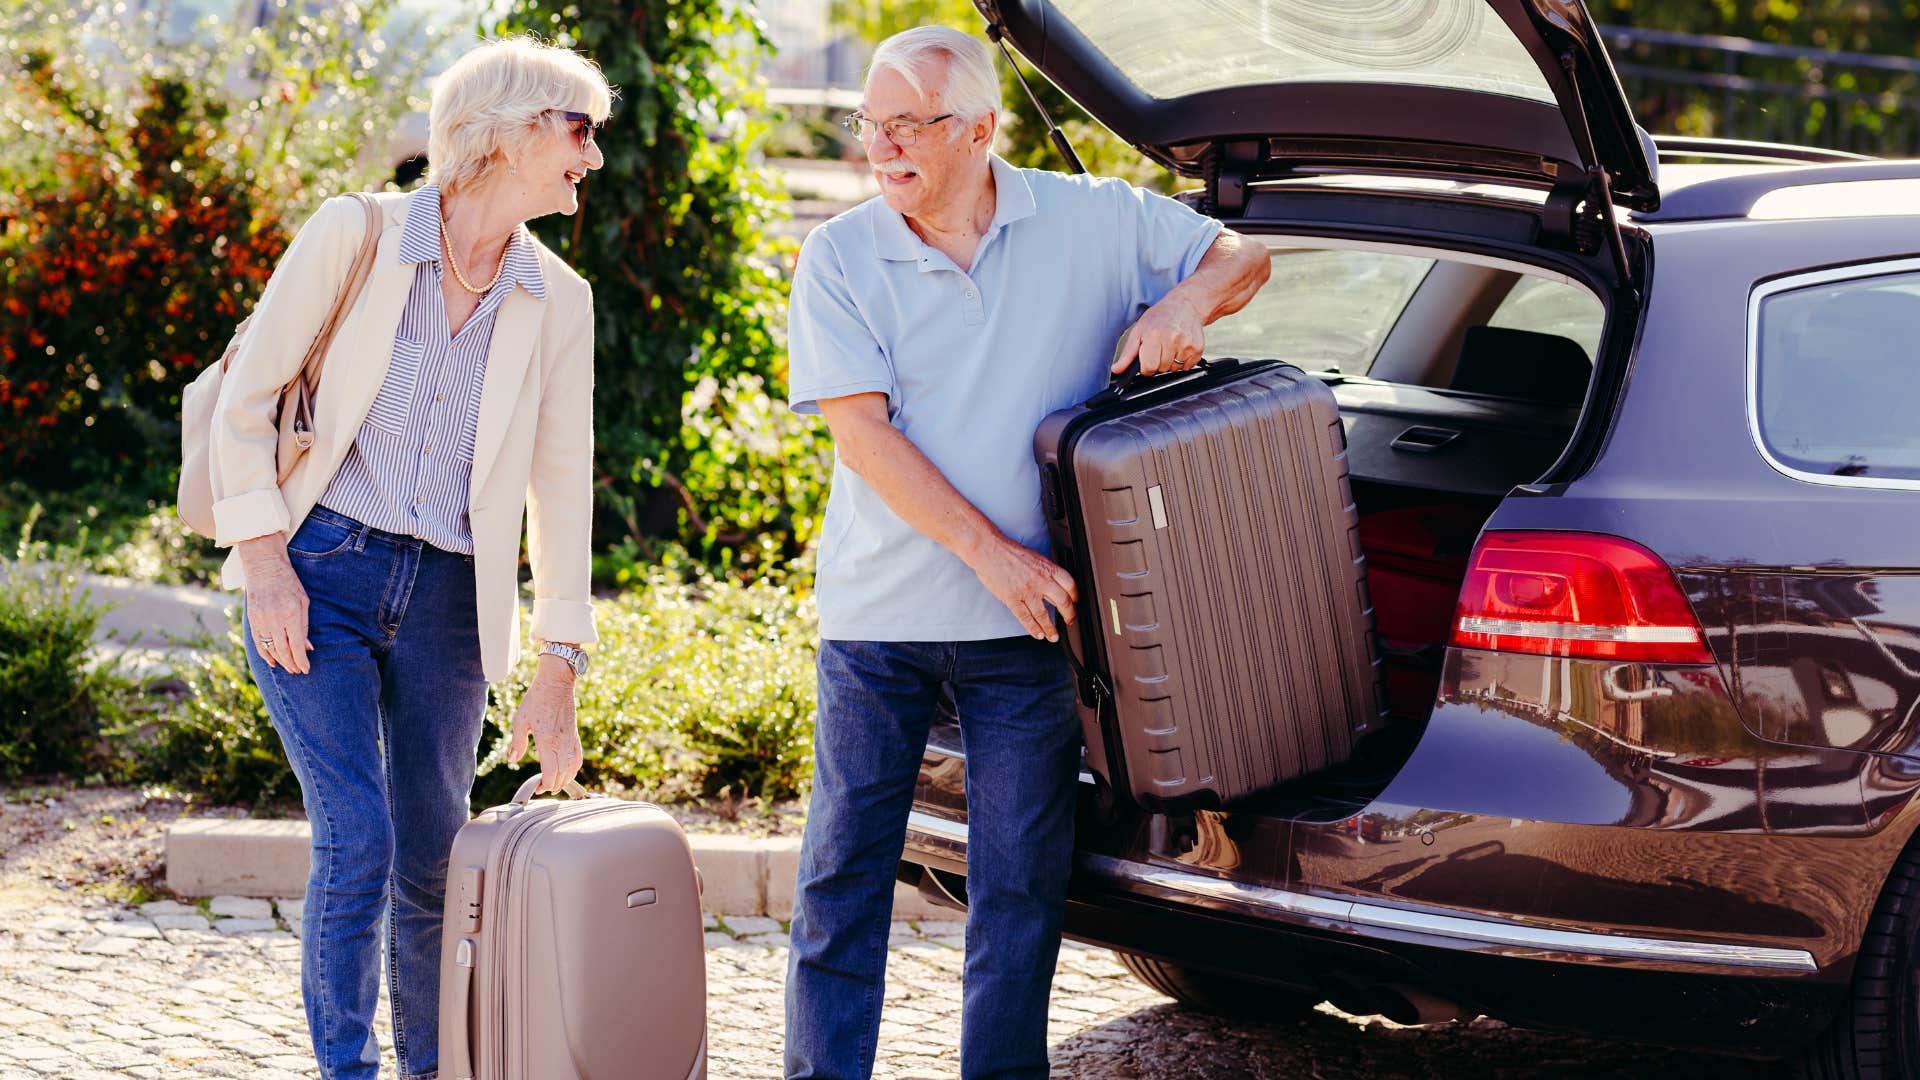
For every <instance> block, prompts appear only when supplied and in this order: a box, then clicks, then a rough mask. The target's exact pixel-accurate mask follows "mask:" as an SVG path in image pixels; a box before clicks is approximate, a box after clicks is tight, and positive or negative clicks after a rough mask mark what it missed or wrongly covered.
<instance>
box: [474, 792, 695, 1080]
mask: <svg viewBox="0 0 1920 1080" xmlns="http://www.w3.org/2000/svg"><path fill="white" fill-rule="evenodd" d="M623 806H654V804H653V803H629V802H622V801H619V800H615V799H608V800H607V802H606V805H604V806H595V807H589V808H587V809H586V810H584V811H582V812H580V813H577V814H572V815H569V816H568V817H567V819H566V820H569V821H580V820H584V819H585V818H587V817H591V816H596V815H598V814H601V813H604V812H606V811H608V810H614V809H618V808H620V807H623ZM655 809H658V807H655ZM525 813H526V809H525V808H524V807H523V808H521V809H520V810H517V811H515V812H514V816H515V817H519V816H521V815H522V814H525ZM556 818H557V815H554V814H543V815H541V816H540V817H538V818H535V819H533V820H531V821H525V822H515V824H517V825H518V826H519V828H517V829H515V830H514V831H512V832H510V833H509V834H508V835H507V836H506V838H505V840H504V841H503V845H504V850H503V851H502V852H501V856H500V873H499V877H500V878H501V879H502V880H501V881H500V882H498V893H497V894H496V896H495V898H494V899H495V903H494V911H493V916H492V917H493V918H494V919H496V920H500V919H502V918H504V916H505V914H506V913H507V912H508V911H509V910H514V911H518V910H522V909H524V908H525V906H526V904H525V895H524V894H525V886H526V881H525V878H526V875H525V874H516V873H515V872H514V871H515V870H516V869H517V867H516V866H515V865H514V861H515V860H516V859H518V858H520V857H521V854H522V851H523V849H524V848H525V847H526V844H525V841H526V840H528V839H530V838H532V837H533V836H534V835H535V834H536V833H540V832H544V831H545V830H547V829H549V828H552V827H553V826H554V825H556V824H558V823H559V822H558V820H556ZM516 880H519V881H520V883H521V886H520V890H519V895H518V896H517V897H510V896H509V895H508V893H509V892H510V891H512V890H513V888H514V887H513V882H514V881H516ZM515 898H517V899H519V900H520V901H521V902H520V903H519V904H517V905H511V906H510V905H509V903H508V901H509V900H511V899H515ZM482 917H483V918H484V917H485V912H482ZM496 925H499V924H498V923H496ZM506 936H507V935H495V940H496V941H499V942H500V947H499V948H497V949H495V950H493V952H494V955H495V956H496V957H502V956H503V954H504V952H505V950H507V949H509V948H513V945H511V944H509V943H508V942H507V941H505V940H502V938H504V937H506ZM511 936H512V937H513V938H514V939H515V941H516V942H517V943H518V944H519V946H520V948H519V949H517V950H516V951H515V953H514V956H513V962H512V963H510V964H503V965H502V966H503V967H504V969H505V970H504V971H503V972H502V975H503V976H504V977H503V978H500V979H497V980H494V982H493V986H494V987H495V988H496V990H497V993H496V1000H495V1008H494V1009H493V1010H492V1011H493V1014H494V1017H495V1022H496V1023H497V1024H498V1025H499V1026H498V1028H497V1030H499V1031H502V1032H505V1031H509V1030H512V1029H511V1028H510V1027H509V1026H508V1022H509V1020H510V1019H511V1018H510V1017H509V1016H508V1011H509V1006H508V1001H509V998H510V995H509V994H508V993H507V987H508V985H509V980H515V981H524V980H525V978H526V970H527V953H526V950H525V942H526V935H525V934H514V935H511ZM476 978H478V973H476ZM475 1034H478V1033H477V1032H476V1033H475ZM495 1045H496V1046H497V1047H498V1048H499V1052H498V1054H497V1056H495V1057H494V1063H495V1067H496V1068H495V1076H497V1077H498V1078H499V1080H506V1078H507V1077H508V1076H509V1075H511V1074H510V1072H509V1070H508V1048H507V1047H508V1040H506V1039H505V1038H501V1039H496V1040H495ZM476 1064H477V1063H476ZM477 1071H478V1070H477V1069H476V1072H477Z"/></svg>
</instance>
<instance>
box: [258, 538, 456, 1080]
mask: <svg viewBox="0 0 1920 1080" xmlns="http://www.w3.org/2000/svg"><path fill="white" fill-rule="evenodd" d="M287 554H288V556H289V557H290V559H291V561H292V562H293V569H294V573H295V574H296V575H297V576H298V577H299V578H300V583H301V584H302V585H303V586H305V588H306V590H307V598H308V602H309V608H308V614H307V626H308V630H307V634H308V638H309V640H311V641H312V643H313V652H312V653H310V654H309V655H310V656H311V658H312V661H313V670H312V672H311V673H310V674H307V675H296V674H293V673H291V672H288V671H286V670H284V669H276V668H271V667H268V666H267V664H266V662H265V661H264V660H262V659H261V658H260V654H259V651H258V649H257V647H256V646H255V645H254V643H253V631H252V627H251V626H249V627H247V631H246V636H247V656H248V659H249V661H250V662H251V665H252V668H253V678H254V681H255V682H256V683H258V684H259V686H260V693H261V696H262V697H264V698H265V699H266V704H267V711H268V713H270V714H271V715H272V717H273V726H274V729H275V730H276V731H278V732H279V733H280V740H281V742H282V743H284V744H285V746H286V749H287V758H288V760H289V761H290V762H291V763H292V765H293V771H294V774H295V775H296V776H298V777H299V779H300V793H301V796H302V798H303V799H304V800H305V802H306V807H307V819H308V821H309V822H310V823H311V825H312V829H313V863H312V868H311V870H310V872H309V875H308V877H307V899H306V910H305V918H304V919H303V921H302V926H301V941H300V993H301V997H302V998H303V999H304V1001H305V1003H306V1010H307V1029H308V1032H309V1033H310V1034H311V1035H312V1037H313V1049H314V1054H315V1056H316V1057H317V1058H318V1060H319V1065H320V1075H321V1077H322V1078H323V1080H374V1078H375V1077H376V1076H377V1075H378V1073H379V1067H380V1046H379V1044H378V1043H377V1042H376V1041H375V1040H374V1033H373V1013H374V1008H375V1005H376V1004H377V1002H378V1000H379V992H380V964H381V962H382V959H383V958H384V961H385V963H386V967H387V980H388V986H389V989H390V996H391V999H392V1005H393V1042H394V1050H395V1051H396V1053H397V1054H398V1056H399V1058H400V1075H401V1076H403V1077H407V1078H409V1080H419V1078H431V1077H434V1076H435V1075H437V1071H438V1062H439V1041H440V1032H439V1023H440V1019H439V1018H440V919H441V911H442V903H443V898H444V897H445V894H446V879H447V856H448V853H449V852H450V850H451V849H452V846H453V836H454V833H456V832H458V831H459V830H460V826H462V825H464V824H466V821H467V816H468V814H467V799H468V795H469V792H470V791H471V790H472V787H473V773H474V767H475V760H474V754H475V750H476V748H477V747H478V745H479V741H480V727H481V720H482V718H483V717H484V715H485V713H486V705H487V682H486V679H485V677H484V676H482V674H481V672H480V635H479V628H478V622H477V618H476V614H475V608H474V580H473V560H472V559H470V558H468V557H466V556H464V555H455V554H450V553H448V552H445V551H441V550H440V549H438V548H435V547H431V546H429V545H428V544H426V543H425V542H424V541H421V540H415V539H413V538H411V537H405V536H398V535H395V534H393V533H388V532H382V531H380V530H378V529H373V528H369V527H368V526H366V525H362V524H361V523H359V522H357V521H355V520H353V519H352V518H349V517H346V516H345V515H342V514H336V513H334V512H333V511H331V510H327V509H325V508H324V507H321V508H316V509H315V510H314V511H313V513H312V515H311V516H309V517H308V518H307V520H306V521H305V522H304V523H303V524H302V525H301V526H300V530H299V531H298V532H296V533H295V534H294V535H293V537H292V539H290V540H289V541H288V542H287ZM383 932H384V940H382V935H383Z"/></svg>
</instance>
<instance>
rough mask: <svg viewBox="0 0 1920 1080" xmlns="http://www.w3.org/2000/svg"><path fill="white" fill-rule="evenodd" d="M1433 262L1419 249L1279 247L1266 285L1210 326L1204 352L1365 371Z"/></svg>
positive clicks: (1310, 368)
mask: <svg viewBox="0 0 1920 1080" xmlns="http://www.w3.org/2000/svg"><path fill="white" fill-rule="evenodd" d="M1432 268H1433V260H1432V259H1427V258H1420V257H1418V256H1413V255H1394V254H1388V253H1384V252H1375V251H1323V250H1315V249H1310V248H1277V249H1275V250H1274V252H1273V276H1272V277H1271V278H1270V279H1268V281H1267V284H1266V286H1265V287H1263V288H1262V289H1261V290H1260V292H1259V293H1258V294H1256V295H1255V296H1254V298H1253V300H1252V301H1250V302H1249V303H1248V304H1247V306H1246V307H1244V308H1242V309H1240V310H1239V311H1237V312H1235V313H1234V314H1232V315H1229V316H1227V317H1226V318H1223V319H1221V320H1220V321H1218V322H1216V323H1214V324H1213V325H1211V326H1209V327H1207V347H1206V354H1207V355H1208V356H1212V357H1228V356H1234V357H1242V358H1260V359H1269V358H1271V359H1277V360H1285V361H1287V362H1288V363H1290V364H1293V365H1295V366H1297V367H1300V368H1303V369H1305V370H1307V371H1338V372H1340V373H1341V374H1344V375H1364V374H1366V371H1367V368H1368V367H1370V366H1371V365H1372V364H1373V359H1374V356H1375V355H1376V354H1377V353H1379V351H1380V343H1381V341H1382V340H1384V339H1385V338H1386V336H1387V331H1388V330H1391V329H1392V328H1393V324H1394V320H1396V319H1398V318H1399V317H1400V312H1401V309H1403V308H1405V307H1406V306H1407V301H1408V300H1409V299H1410V298H1411V297H1412V296H1413V292H1414V290H1415V289H1417V288H1419V286H1420V282H1421V280H1422V279H1423V278H1425V277H1426V275H1427V271H1428V270H1430V269H1432Z"/></svg>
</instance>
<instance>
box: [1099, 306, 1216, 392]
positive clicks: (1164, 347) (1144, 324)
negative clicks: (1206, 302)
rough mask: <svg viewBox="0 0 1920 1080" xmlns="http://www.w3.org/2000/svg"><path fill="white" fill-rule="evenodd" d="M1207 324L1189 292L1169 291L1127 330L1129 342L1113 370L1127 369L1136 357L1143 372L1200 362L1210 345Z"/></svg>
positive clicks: (1152, 373)
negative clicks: (1187, 293)
mask: <svg viewBox="0 0 1920 1080" xmlns="http://www.w3.org/2000/svg"><path fill="white" fill-rule="evenodd" d="M1206 325H1207V319H1206V318H1205V314H1204V313H1203V312H1202V311H1201V310H1200V308H1199V307H1198V305H1196V304H1195V303H1194V302H1193V301H1192V300H1191V299H1189V298H1188V297H1187V296H1186V294H1184V293H1182V292H1179V291H1178V290H1176V291H1174V292H1170V293H1168V294H1167V295H1166V296H1164V297H1162V298H1161V300H1160V302H1159V303H1157V304H1155V305H1153V306H1152V307H1150V308H1148V309H1147V311H1146V314H1144V315H1142V316H1140V321H1139V322H1136V323H1134V324H1133V329H1132V330H1129V331H1128V332H1127V339H1126V342H1125V343H1124V344H1122V345H1121V346H1120V352H1119V354H1118V356H1117V357H1116V358H1115V360H1114V362H1113V373H1114V374H1115V375H1118V374H1120V373H1121V372H1123V371H1125V370H1127V365H1129V364H1131V363H1133V362H1134V360H1135V359H1136V358H1137V359H1138V360H1139V361H1140V374H1142V375H1159V374H1161V373H1163V372H1171V371H1184V370H1186V369H1187V368H1190V367H1192V366H1193V365H1194V364H1196V363H1199V362H1200V354H1201V351H1202V350H1203V349H1205V348H1206V346H1207V332H1206Z"/></svg>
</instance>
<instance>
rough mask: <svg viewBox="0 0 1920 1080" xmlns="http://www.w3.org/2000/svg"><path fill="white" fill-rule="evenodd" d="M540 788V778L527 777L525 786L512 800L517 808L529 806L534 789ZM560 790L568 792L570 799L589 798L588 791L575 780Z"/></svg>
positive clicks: (568, 782) (521, 786) (523, 785)
mask: <svg viewBox="0 0 1920 1080" xmlns="http://www.w3.org/2000/svg"><path fill="white" fill-rule="evenodd" d="M539 786H540V778H539V777H537V776H529V777H527V782H526V783H524V784H521V785H520V790H519V791H516V792H514V793H513V799H512V802H513V805H515V806H525V805H527V803H528V802H529V801H531V800H532V799H533V789H534V788H536V787H539ZM560 790H561V791H564V792H566V793H567V797H568V798H570V799H584V798H586V797H587V789H586V788H583V787H581V786H580V785H579V783H578V782H576V781H573V780H569V781H567V782H566V784H565V786H563V787H561V789H560Z"/></svg>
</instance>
